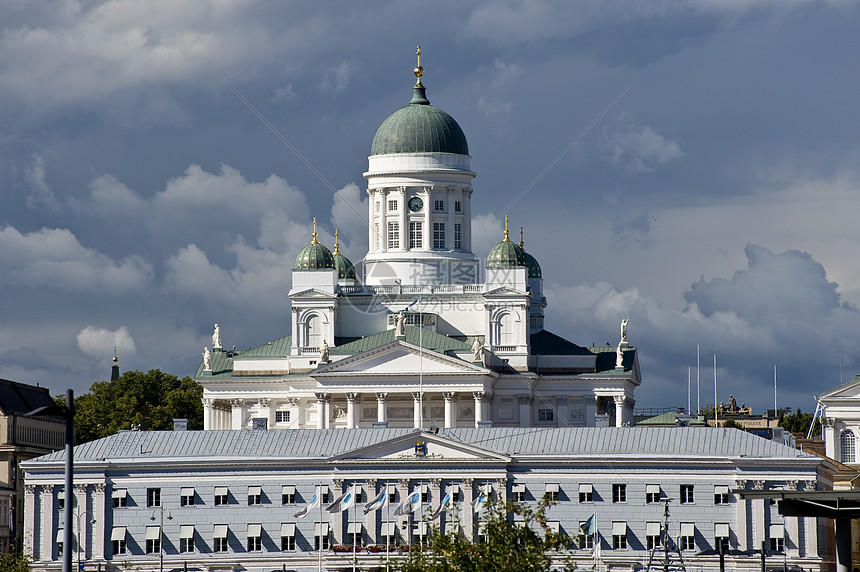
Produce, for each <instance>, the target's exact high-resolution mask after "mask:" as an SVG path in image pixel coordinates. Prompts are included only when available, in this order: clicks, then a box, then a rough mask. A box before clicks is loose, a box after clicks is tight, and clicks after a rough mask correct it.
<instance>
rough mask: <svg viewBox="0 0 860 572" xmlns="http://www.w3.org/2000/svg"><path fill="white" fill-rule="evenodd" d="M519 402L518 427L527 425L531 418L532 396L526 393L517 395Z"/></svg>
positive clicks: (529, 423)
mask: <svg viewBox="0 0 860 572" xmlns="http://www.w3.org/2000/svg"><path fill="white" fill-rule="evenodd" d="M517 400H518V401H519V402H520V427H529V426H530V425H531V419H532V396H531V395H529V394H527V393H521V394H520V395H517Z"/></svg>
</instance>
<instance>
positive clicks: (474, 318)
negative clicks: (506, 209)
mask: <svg viewBox="0 0 860 572" xmlns="http://www.w3.org/2000/svg"><path fill="white" fill-rule="evenodd" d="M415 74H416V76H417V77H418V78H419V81H418V83H417V85H416V86H415V87H414V88H413V95H412V100H411V101H410V103H409V105H407V106H405V107H403V108H402V109H399V110H397V111H395V112H394V113H393V114H392V115H391V116H390V117H388V118H387V119H386V120H385V121H384V122H383V123H382V125H381V126H380V127H379V129H378V131H377V132H376V135H375V137H374V139H373V144H372V146H371V153H370V157H369V167H368V171H367V172H366V173H364V176H365V178H366V179H367V193H368V201H367V204H368V220H369V221H370V222H369V225H368V232H369V241H370V242H369V245H370V246H369V251H368V252H367V254H366V256H365V257H364V259H363V264H362V265H361V266H360V267H359V268H356V267H355V266H354V265H353V264H352V262H350V261H349V260H348V259H347V258H346V257H345V256H344V255H343V254H341V253H340V245H339V244H338V242H337V238H336V239H335V245H334V252H332V251H330V250H329V249H328V248H326V247H325V246H324V245H322V244H321V243H320V242H319V241H318V240H317V233H316V226H314V233H313V238H312V240H311V242H310V243H309V244H308V245H307V246H306V247H305V248H303V249H302V251H301V252H299V253H298V255H297V257H296V262H295V266H294V268H293V271H292V289H291V290H290V293H289V298H290V303H291V306H292V314H291V316H292V317H291V334H290V335H286V336H284V337H282V338H279V339H276V340H272V341H270V342H267V343H265V344H263V345H261V346H259V347H255V348H253V349H249V350H246V351H237V350H225V349H224V347H225V345H223V344H222V342H221V331H220V329H219V328H218V327H217V324H216V328H215V333H214V335H213V336H212V349H211V350H210V349H209V348H208V347H207V348H205V351H204V359H203V361H202V363H201V364H200V366H199V368H198V370H197V372H196V374H195V379H196V380H197V381H198V382H199V383H200V384H201V385H202V386H203V388H204V394H203V402H204V412H205V413H204V414H205V421H204V426H205V428H206V429H210V430H211V429H250V428H251V427H252V424H253V423H254V421H253V420H254V419H259V418H262V419H265V420H266V423H267V424H268V426H269V427H270V428H291V429H297V428H316V429H326V428H347V429H348V428H356V427H372V426H373V425H374V424H375V423H376V424H385V425H387V426H389V427H413V428H419V427H423V428H427V427H429V426H431V425H435V426H438V427H448V428H453V427H480V426H489V425H492V426H494V427H499V426H502V427H531V426H547V427H549V426H558V427H568V426H574V427H594V426H607V425H614V426H619V427H620V426H624V425H630V424H631V423H632V421H633V406H634V404H635V401H634V391H635V389H636V387H638V385H639V384H640V382H641V379H640V374H639V365H638V358H637V354H636V348H634V347H633V346H631V345H630V344H629V343H628V341H627V321H626V320H625V321H624V322H623V324H622V331H621V336H620V339H619V342H618V343H617V344H616V345H607V346H600V347H581V346H578V345H576V344H574V343H572V342H570V341H568V340H565V339H563V338H561V337H559V336H557V335H555V334H553V333H551V332H548V331H547V330H545V329H544V312H545V309H546V307H547V301H546V298H545V297H544V294H543V274H542V270H541V266H540V264H539V263H538V261H537V260H536V259H535V258H534V257H533V256H531V255H530V254H529V253H527V252H526V251H525V249H524V243H523V241H522V235H521V237H520V242H519V244H517V243H515V242H513V241H512V240H511V239H510V237H509V232H508V230H507V218H506V219H505V227H506V230H505V233H504V237H503V240H502V241H501V242H499V243H498V244H497V245H496V246H495V247H493V248H492V250H491V251H490V253H489V255H488V257H487V259H486V264H485V265H484V271H483V272H481V268H480V264H479V261H478V258H477V256H475V254H474V253H473V252H472V227H471V197H472V192H473V188H472V179H473V178H474V177H475V176H476V174H475V172H473V171H472V170H471V156H470V155H469V148H468V143H467V141H466V137H465V135H464V133H463V131H462V129H461V128H460V126H459V125H458V124H457V122H456V121H455V120H454V119H453V118H452V117H451V116H450V115H448V114H447V113H445V112H444V111H442V110H440V109H438V108H436V107H433V106H431V105H430V104H429V101H428V100H427V97H426V90H425V88H424V86H423V85H422V84H421V79H420V78H421V76H422V75H423V69H422V68H421V67H420V65H419V66H418V68H416V70H415ZM314 225H316V223H314ZM482 275H483V276H482ZM227 347H229V346H227ZM233 347H234V348H235V346H233Z"/></svg>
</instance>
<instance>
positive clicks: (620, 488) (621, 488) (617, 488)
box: [612, 484, 627, 502]
mask: <svg viewBox="0 0 860 572" xmlns="http://www.w3.org/2000/svg"><path fill="white" fill-rule="evenodd" d="M612 502H627V485H625V484H617V485H612Z"/></svg>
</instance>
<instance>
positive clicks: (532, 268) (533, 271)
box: [523, 251, 543, 278]
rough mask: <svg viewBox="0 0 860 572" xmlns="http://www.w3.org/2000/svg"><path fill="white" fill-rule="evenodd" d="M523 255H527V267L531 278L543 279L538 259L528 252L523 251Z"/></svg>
mask: <svg viewBox="0 0 860 572" xmlns="http://www.w3.org/2000/svg"><path fill="white" fill-rule="evenodd" d="M523 254H525V255H526V266H527V267H528V269H529V278H543V275H542V274H541V269H540V264H538V261H537V258H535V257H534V256H532V255H531V254H529V253H528V252H526V251H523Z"/></svg>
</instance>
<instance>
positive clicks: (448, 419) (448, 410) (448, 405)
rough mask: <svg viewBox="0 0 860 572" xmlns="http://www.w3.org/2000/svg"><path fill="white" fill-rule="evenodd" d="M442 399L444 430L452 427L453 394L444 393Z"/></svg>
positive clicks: (449, 392)
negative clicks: (443, 403)
mask: <svg viewBox="0 0 860 572" xmlns="http://www.w3.org/2000/svg"><path fill="white" fill-rule="evenodd" d="M442 399H444V400H445V428H446V429H450V428H451V427H454V393H453V392H451V391H446V392H444V393H443V394H442Z"/></svg>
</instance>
